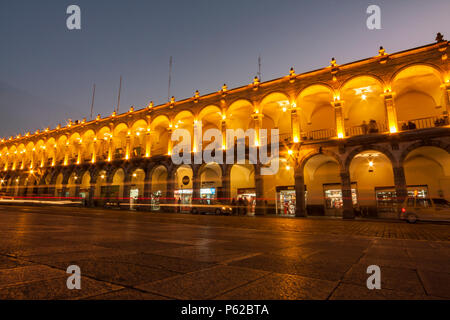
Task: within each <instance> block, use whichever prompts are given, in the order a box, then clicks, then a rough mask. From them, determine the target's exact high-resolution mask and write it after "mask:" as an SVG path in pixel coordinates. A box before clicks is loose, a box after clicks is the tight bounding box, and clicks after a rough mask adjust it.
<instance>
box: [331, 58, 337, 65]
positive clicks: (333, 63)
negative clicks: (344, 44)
mask: <svg viewBox="0 0 450 320" xmlns="http://www.w3.org/2000/svg"><path fill="white" fill-rule="evenodd" d="M330 62H331V66H332V67H336V66H337V62H336V59H335V58H334V57H333V58H331V61H330Z"/></svg>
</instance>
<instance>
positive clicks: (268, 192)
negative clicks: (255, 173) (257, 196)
mask: <svg viewBox="0 0 450 320" xmlns="http://www.w3.org/2000/svg"><path fill="white" fill-rule="evenodd" d="M276 161H278V167H277V166H275V165H274V163H273V162H276ZM270 168H273V169H272V171H271V172H270V174H268V175H261V178H262V179H263V198H264V200H265V201H267V203H266V202H265V205H264V208H265V209H266V213H272V214H277V215H280V216H294V215H295V208H296V200H295V199H296V197H295V181H294V168H293V165H292V163H291V161H290V159H288V158H285V157H280V158H275V159H272V160H271V161H270V163H269V164H268V165H267V166H266V169H267V170H271V169H270Z"/></svg>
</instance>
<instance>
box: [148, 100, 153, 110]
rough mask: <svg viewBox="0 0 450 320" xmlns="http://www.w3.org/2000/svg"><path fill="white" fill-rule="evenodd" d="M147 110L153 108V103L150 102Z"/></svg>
mask: <svg viewBox="0 0 450 320" xmlns="http://www.w3.org/2000/svg"><path fill="white" fill-rule="evenodd" d="M147 108H149V109H151V108H153V101H150V103H149V104H148V106H147Z"/></svg>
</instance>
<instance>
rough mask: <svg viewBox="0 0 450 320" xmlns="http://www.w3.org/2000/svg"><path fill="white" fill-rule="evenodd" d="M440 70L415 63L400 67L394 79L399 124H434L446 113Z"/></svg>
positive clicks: (404, 125) (401, 126) (426, 126)
mask: <svg viewBox="0 0 450 320" xmlns="http://www.w3.org/2000/svg"><path fill="white" fill-rule="evenodd" d="M441 78H442V77H441V74H440V73H439V71H437V70H436V69H435V68H432V67H431V66H427V65H413V66H410V67H407V68H405V69H403V70H401V71H400V72H399V73H398V74H396V76H395V77H394V79H393V80H392V90H393V91H394V92H395V94H396V96H395V106H396V109H397V120H398V123H399V125H398V127H399V129H402V130H407V129H408V125H407V124H408V122H412V123H414V124H415V127H416V128H417V129H422V128H428V127H434V126H435V121H436V120H437V119H440V118H442V117H443V112H444V111H445V102H444V95H443V91H442V89H441V88H440V86H441V84H442V79H441Z"/></svg>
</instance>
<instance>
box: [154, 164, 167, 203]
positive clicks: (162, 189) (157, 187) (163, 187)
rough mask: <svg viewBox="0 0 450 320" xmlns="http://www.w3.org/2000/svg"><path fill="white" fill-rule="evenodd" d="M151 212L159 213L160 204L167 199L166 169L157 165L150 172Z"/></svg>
mask: <svg viewBox="0 0 450 320" xmlns="http://www.w3.org/2000/svg"><path fill="white" fill-rule="evenodd" d="M151 177H152V178H151V192H152V193H151V210H152V211H159V210H160V209H161V203H162V202H164V200H165V198H166V197H167V177H168V173H167V168H166V167H165V166H163V165H159V166H157V167H156V168H154V169H153V170H152V175H151Z"/></svg>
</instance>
